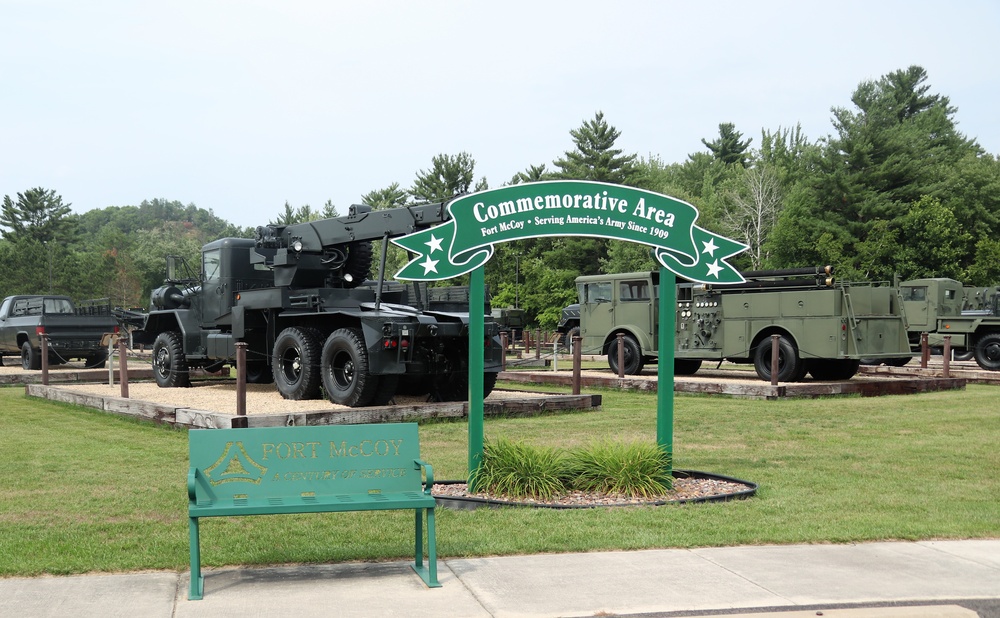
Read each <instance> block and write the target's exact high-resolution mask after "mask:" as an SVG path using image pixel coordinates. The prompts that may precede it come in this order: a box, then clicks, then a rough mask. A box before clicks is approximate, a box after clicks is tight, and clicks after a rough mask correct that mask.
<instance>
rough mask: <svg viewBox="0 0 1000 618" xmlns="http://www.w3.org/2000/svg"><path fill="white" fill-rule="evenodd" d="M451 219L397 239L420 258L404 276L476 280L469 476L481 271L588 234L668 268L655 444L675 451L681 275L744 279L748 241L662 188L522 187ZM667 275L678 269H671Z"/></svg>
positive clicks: (479, 445)
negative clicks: (510, 256) (521, 246)
mask: <svg viewBox="0 0 1000 618" xmlns="http://www.w3.org/2000/svg"><path fill="white" fill-rule="evenodd" d="M445 208H447V209H448V214H449V220H448V221H447V222H445V223H442V224H441V225H437V226H435V227H432V228H428V229H426V230H421V231H419V232H415V233H413V234H409V235H407V236H403V237H402V238H396V239H393V241H392V242H394V243H395V244H397V245H399V246H400V247H402V248H404V249H406V250H407V251H409V252H410V253H411V254H413V255H415V257H414V258H413V259H411V260H410V262H409V263H407V264H406V266H404V267H403V268H402V269H401V270H400V271H399V272H398V273H396V279H401V280H415V281H439V280H444V279H451V278H452V277H457V276H459V275H464V274H466V273H471V282H470V286H469V308H470V312H469V477H470V478H469V482H470V484H474V483H475V479H474V478H472V476H473V474H474V472H475V470H476V468H477V467H478V466H479V463H480V462H481V461H482V454H483V371H484V363H483V355H484V347H483V346H484V336H485V328H484V325H483V315H482V314H481V313H479V314H478V317H475V316H476V314H477V313H478V312H476V311H473V310H472V308H474V307H484V306H485V304H486V300H485V297H486V292H485V283H484V279H485V277H484V272H483V268H484V265H485V264H486V262H488V261H489V259H490V258H491V257H492V256H493V252H494V247H495V245H496V244H498V243H503V242H510V241H513V240H521V239H526V238H542V237H546V236H590V237H599V238H613V239H619V240H628V241H632V242H638V243H641V244H645V245H649V246H650V247H652V250H653V256H654V257H655V258H656V260H657V261H658V262H659V263H660V265H661V271H660V302H659V314H660V321H659V324H660V327H659V328H660V330H659V339H658V346H659V364H658V378H657V380H658V381H657V389H658V398H657V422H656V439H657V444H658V445H659V446H660V447H661V448H663V449H664V450H666V451H667V452H668V453H669V454H671V456H672V454H673V399H674V384H673V382H674V371H673V360H674V314H675V307H676V300H675V287H674V285H675V277H674V275H673V274H671V273H676V274H677V275H680V276H681V277H683V278H684V279H687V280H689V281H696V282H703V283H715V284H726V283H741V282H742V281H743V277H742V276H741V275H740V273H739V272H738V271H737V270H736V269H734V268H733V267H732V266H731V265H730V264H729V262H728V261H727V260H728V259H729V258H731V257H733V256H734V255H736V254H738V253H740V252H741V251H743V250H745V249H746V248H747V247H746V245H744V244H742V243H739V242H736V241H734V240H730V239H728V238H725V237H723V236H719V235H718V234H714V233H712V232H709V231H708V230H705V229H704V228H701V227H699V226H698V225H697V224H696V223H697V219H698V209H697V208H695V207H694V206H692V205H691V204H688V203H687V202H684V201H681V200H678V199H676V198H672V197H669V196H666V195H661V194H659V193H653V192H651V191H645V190H642V189H636V188H634V187H625V186H621V185H612V184H606V183H599V182H588V181H577V180H559V181H551V182H533V183H523V184H517V185H511V186H507V187H502V188H500V189H491V190H489V191H481V192H479V193H472V194H469V195H463V196H461V197H458V198H455V199H454V200H452V201H450V202H448V203H447V204H446V205H445ZM667 271H671V272H670V273H668V272H667Z"/></svg>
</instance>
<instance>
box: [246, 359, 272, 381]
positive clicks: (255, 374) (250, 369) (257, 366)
mask: <svg viewBox="0 0 1000 618" xmlns="http://www.w3.org/2000/svg"><path fill="white" fill-rule="evenodd" d="M271 382H274V374H273V373H272V372H271V363H268V362H266V361H247V384H270V383H271Z"/></svg>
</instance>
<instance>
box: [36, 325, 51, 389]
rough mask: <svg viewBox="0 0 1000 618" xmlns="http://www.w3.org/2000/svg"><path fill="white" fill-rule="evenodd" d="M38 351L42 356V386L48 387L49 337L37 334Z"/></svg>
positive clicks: (44, 334)
mask: <svg viewBox="0 0 1000 618" xmlns="http://www.w3.org/2000/svg"><path fill="white" fill-rule="evenodd" d="M38 339H39V343H40V345H39V349H40V351H41V354H42V386H48V385H49V336H48V335H47V334H46V333H38Z"/></svg>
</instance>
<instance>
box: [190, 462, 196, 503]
mask: <svg viewBox="0 0 1000 618" xmlns="http://www.w3.org/2000/svg"><path fill="white" fill-rule="evenodd" d="M188 502H198V468H191V469H190V470H188Z"/></svg>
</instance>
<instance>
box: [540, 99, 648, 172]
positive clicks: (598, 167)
mask: <svg viewBox="0 0 1000 618" xmlns="http://www.w3.org/2000/svg"><path fill="white" fill-rule="evenodd" d="M569 134H570V135H571V136H572V137H573V143H575V144H576V150H570V151H567V152H566V156H565V157H564V158H562V159H558V160H557V161H555V162H554V164H555V166H556V167H557V168H558V170H559V171H557V172H556V173H555V176H556V177H557V178H564V179H567V180H594V181H597V182H609V183H615V184H621V185H633V181H634V177H635V175H636V168H635V159H636V156H635V155H634V154H632V155H622V150H621V149H620V148H615V147H614V146H615V142H616V141H617V140H618V138H619V137H620V136H621V131H619V130H618V129H616V128H614V127H613V126H611V125H609V124H608V123H607V121H606V120H604V113H603V112H597V114H596V115H595V116H594V119H593V120H588V121H586V122H584V123H583V125H581V126H580V128H579V129H575V130H573V131H570V132H569Z"/></svg>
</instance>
